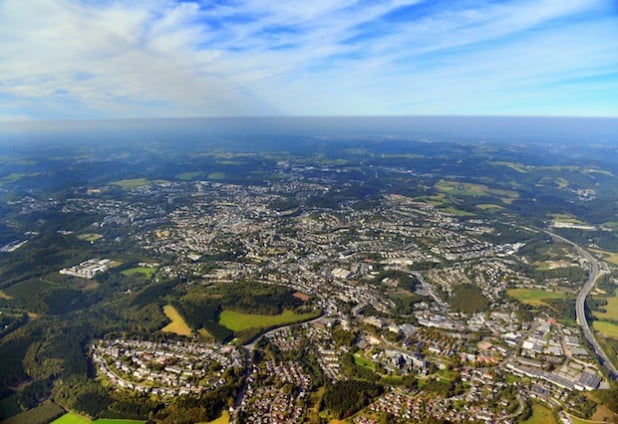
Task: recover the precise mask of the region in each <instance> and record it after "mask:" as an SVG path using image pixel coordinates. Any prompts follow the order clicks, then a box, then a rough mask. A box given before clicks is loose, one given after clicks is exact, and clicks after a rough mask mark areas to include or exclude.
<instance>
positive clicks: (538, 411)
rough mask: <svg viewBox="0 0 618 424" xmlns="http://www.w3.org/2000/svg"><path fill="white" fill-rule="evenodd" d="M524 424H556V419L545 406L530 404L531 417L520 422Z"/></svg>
mask: <svg viewBox="0 0 618 424" xmlns="http://www.w3.org/2000/svg"><path fill="white" fill-rule="evenodd" d="M522 423H525V424H552V423H554V424H556V418H555V417H554V414H553V412H552V411H551V409H549V408H548V407H546V406H543V405H541V404H540V403H536V402H535V403H533V404H532V416H531V417H530V418H528V419H527V420H526V421H522Z"/></svg>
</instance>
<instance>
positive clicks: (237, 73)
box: [0, 0, 618, 119]
mask: <svg viewBox="0 0 618 424" xmlns="http://www.w3.org/2000/svg"><path fill="white" fill-rule="evenodd" d="M617 24H618V12H617V10H616V7H615V6H614V5H613V3H612V2H611V1H601V0H598V1H595V0H569V1H563V0H534V1H533V0H512V1H502V2H496V1H490V0H487V1H480V2H479V1H474V2H473V1H466V0H462V1H458V2H451V1H440V0H437V1H428V0H427V1H421V0H416V1H415V0H410V1H405V0H390V1H389V0H385V1H382V2H367V1H363V0H359V1H355V0H330V1H326V0H314V1H309V2H298V1H277V2H273V1H270V0H239V1H233V2H207V1H193V2H191V1H183V2H177V1H172V0H142V1H140V2H134V3H133V2H121V1H111V0H108V1H103V2H99V1H92V0H88V1H81V2H78V1H74V0H30V1H28V2H24V1H22V0H4V1H0V119H4V118H5V117H8V118H9V119H10V117H17V116H19V117H33V118H43V119H58V118H96V117H155V116H212V115H260V114H304V115H328V114H347V115H349V114H408V113H411V114H569V115H614V116H615V115H616V114H617V113H618V112H617V111H618V87H617V85H618V75H617V74H616V72H617V70H618V55H616V53H615V52H616V51H618V25H617Z"/></svg>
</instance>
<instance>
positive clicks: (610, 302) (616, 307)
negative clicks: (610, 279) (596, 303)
mask: <svg viewBox="0 0 618 424" xmlns="http://www.w3.org/2000/svg"><path fill="white" fill-rule="evenodd" d="M606 299H607V305H606V306H604V307H603V308H604V309H605V310H606V311H607V312H595V313H594V315H595V316H596V317H598V318H599V319H611V320H616V321H618V293H616V294H615V295H614V296H611V297H606Z"/></svg>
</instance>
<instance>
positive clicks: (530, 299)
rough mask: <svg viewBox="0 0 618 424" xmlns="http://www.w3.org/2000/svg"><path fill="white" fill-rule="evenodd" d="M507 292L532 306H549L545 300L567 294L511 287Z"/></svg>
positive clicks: (561, 297)
mask: <svg viewBox="0 0 618 424" xmlns="http://www.w3.org/2000/svg"><path fill="white" fill-rule="evenodd" d="M506 294H507V295H509V296H511V297H513V298H515V299H517V300H519V301H520V302H521V303H525V304H526V305H530V306H549V305H547V303H545V302H544V301H545V300H549V299H564V298H565V296H566V294H565V292H563V291H553V292H551V291H545V290H541V289H523V288H520V289H510V290H507V291H506Z"/></svg>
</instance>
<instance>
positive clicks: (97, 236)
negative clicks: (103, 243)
mask: <svg viewBox="0 0 618 424" xmlns="http://www.w3.org/2000/svg"><path fill="white" fill-rule="evenodd" d="M77 238H78V239H80V240H84V241H88V242H90V243H92V242H95V241H97V240H100V239H102V238H103V235H102V234H95V233H86V234H80V235H78V236H77Z"/></svg>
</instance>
